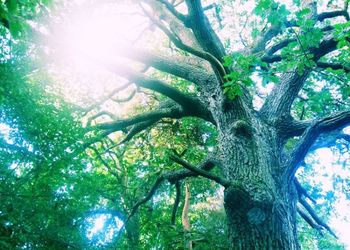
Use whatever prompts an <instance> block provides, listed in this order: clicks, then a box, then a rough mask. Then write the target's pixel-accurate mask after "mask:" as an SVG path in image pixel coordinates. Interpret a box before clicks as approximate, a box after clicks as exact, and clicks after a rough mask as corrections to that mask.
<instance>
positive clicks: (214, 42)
mask: <svg viewBox="0 0 350 250" xmlns="http://www.w3.org/2000/svg"><path fill="white" fill-rule="evenodd" d="M186 4H187V8H188V13H189V15H188V20H187V23H186V24H187V25H188V26H189V27H190V28H191V29H192V31H193V33H194V35H195V37H196V38H197V41H198V43H199V44H200V45H201V46H202V48H203V49H204V50H205V51H207V52H209V53H210V54H212V55H213V56H215V57H216V58H217V59H218V60H219V61H222V60H223V57H224V56H225V49H224V46H223V45H222V43H221V41H220V39H219V37H218V35H217V34H216V33H215V31H214V30H213V28H212V27H211V25H210V22H209V20H208V18H207V17H206V16H205V14H204V11H203V8H202V4H201V1H200V0H186Z"/></svg>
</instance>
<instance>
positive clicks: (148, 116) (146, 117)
mask: <svg viewBox="0 0 350 250" xmlns="http://www.w3.org/2000/svg"><path fill="white" fill-rule="evenodd" d="M182 116H184V112H183V110H182V109H181V108H180V107H178V106H172V107H167V108H164V109H160V110H156V111H153V112H148V113H143V114H140V115H136V116H134V117H132V118H127V119H124V120H119V121H114V122H107V123H102V124H98V125H96V127H95V128H97V129H100V130H107V131H110V132H115V131H120V130H123V129H125V128H127V127H129V126H132V125H135V124H138V123H142V122H147V121H154V120H157V121H159V120H160V119H162V118H181V117H182Z"/></svg>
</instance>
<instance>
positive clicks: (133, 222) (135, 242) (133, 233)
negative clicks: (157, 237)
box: [125, 214, 141, 250]
mask: <svg viewBox="0 0 350 250" xmlns="http://www.w3.org/2000/svg"><path fill="white" fill-rule="evenodd" d="M125 229H126V238H127V245H128V249H129V250H138V249H141V247H140V221H139V216H138V214H135V216H133V217H131V218H130V220H129V222H128V223H127V224H126V226H125Z"/></svg>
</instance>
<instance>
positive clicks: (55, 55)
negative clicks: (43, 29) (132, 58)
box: [49, 1, 149, 102]
mask: <svg viewBox="0 0 350 250" xmlns="http://www.w3.org/2000/svg"><path fill="white" fill-rule="evenodd" d="M70 4H72V6H70V7H69V8H67V9H69V11H66V12H67V13H58V14H57V16H58V17H57V20H56V23H55V24H53V25H52V36H51V39H50V60H51V62H52V66H51V67H50V69H49V70H50V74H51V76H53V77H54V78H55V79H56V80H57V82H58V83H60V86H61V88H62V92H63V96H64V97H66V98H67V99H69V101H73V102H76V101H77V100H79V99H81V97H82V96H88V97H89V98H92V99H95V100H96V99H98V98H99V97H101V96H102V95H103V94H105V93H108V92H110V91H111V90H112V89H113V88H115V87H117V86H118V85H122V84H123V83H125V81H124V80H123V79H120V78H119V77H118V76H116V75H114V74H113V73H111V72H108V71H107V70H105V69H104V68H103V67H102V66H101V65H103V64H105V63H110V62H111V61H116V60H123V62H124V60H125V59H122V58H120V57H119V56H118V55H119V54H120V52H121V51H123V52H124V51H125V50H131V49H132V46H140V47H147V46H146V44H148V43H147V39H148V38H147V36H145V34H144V31H145V30H146V29H147V28H148V25H149V22H148V20H147V19H146V18H145V17H144V16H143V15H142V14H141V13H140V10H139V9H138V8H136V6H135V5H134V4H131V3H128V4H127V1H116V2H114V3H113V2H105V1H93V3H91V1H74V2H73V1H72V2H71V3H70ZM141 35H142V38H141ZM80 101H83V100H80ZM83 102H84V101H83ZM85 102H86V100H85ZM92 102H93V101H92Z"/></svg>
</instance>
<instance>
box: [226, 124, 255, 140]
mask: <svg viewBox="0 0 350 250" xmlns="http://www.w3.org/2000/svg"><path fill="white" fill-rule="evenodd" d="M230 132H231V133H232V134H234V135H235V136H244V137H251V136H252V135H253V131H252V127H251V126H250V125H249V123H248V122H246V121H244V120H238V121H236V122H234V123H233V124H232V127H231V129H230Z"/></svg>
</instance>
